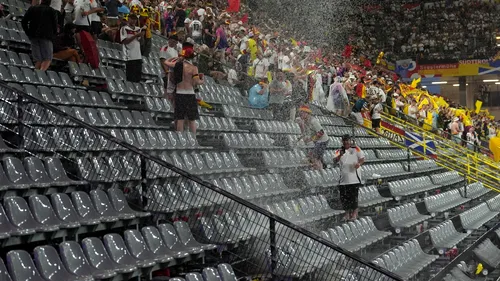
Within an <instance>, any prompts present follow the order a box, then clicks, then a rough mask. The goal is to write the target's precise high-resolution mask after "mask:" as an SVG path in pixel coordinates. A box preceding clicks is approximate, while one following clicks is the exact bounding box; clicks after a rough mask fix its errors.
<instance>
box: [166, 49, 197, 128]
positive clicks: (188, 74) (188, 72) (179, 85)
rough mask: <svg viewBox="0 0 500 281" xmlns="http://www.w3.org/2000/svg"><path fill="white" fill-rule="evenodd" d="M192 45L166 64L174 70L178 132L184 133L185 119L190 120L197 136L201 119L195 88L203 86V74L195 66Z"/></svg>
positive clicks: (175, 115) (190, 124)
mask: <svg viewBox="0 0 500 281" xmlns="http://www.w3.org/2000/svg"><path fill="white" fill-rule="evenodd" d="M193 47H194V46H193V44H191V43H187V42H186V43H184V44H183V45H182V51H181V57H182V58H183V59H182V60H180V59H178V58H171V59H169V60H167V61H166V62H165V63H166V64H167V66H168V67H171V68H173V69H174V72H173V75H172V78H173V79H172V80H173V81H172V83H173V84H174V87H173V89H174V97H175V103H174V119H175V123H176V124H175V128H176V130H177V131H180V132H182V131H184V119H186V118H187V119H188V126H189V129H190V130H191V132H192V133H193V134H196V120H197V119H198V118H199V112H198V103H197V101H196V93H195V92H194V88H195V87H197V86H199V85H201V84H203V83H204V81H203V74H199V73H198V68H197V67H196V66H194V65H193V63H192V61H191V60H192V59H193V58H194V48H193Z"/></svg>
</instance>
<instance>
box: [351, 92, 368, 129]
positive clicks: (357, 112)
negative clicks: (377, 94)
mask: <svg viewBox="0 0 500 281" xmlns="http://www.w3.org/2000/svg"><path fill="white" fill-rule="evenodd" d="M367 111H368V102H367V101H366V100H365V99H364V98H359V99H358V100H357V101H356V102H355V103H354V106H353V107H352V111H351V116H352V117H354V119H356V122H357V123H358V124H359V125H363V123H364V118H363V113H364V112H367Z"/></svg>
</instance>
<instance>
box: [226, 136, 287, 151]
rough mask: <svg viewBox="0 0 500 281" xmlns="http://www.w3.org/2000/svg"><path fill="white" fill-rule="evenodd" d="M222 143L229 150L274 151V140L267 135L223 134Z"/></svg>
mask: <svg viewBox="0 0 500 281" xmlns="http://www.w3.org/2000/svg"><path fill="white" fill-rule="evenodd" d="M221 136H222V142H223V144H224V146H225V147H227V148H230V149H231V148H237V149H273V148H277V147H276V146H274V140H273V139H272V138H270V137H269V135H267V134H248V133H223V134H221Z"/></svg>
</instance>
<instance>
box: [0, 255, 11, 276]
mask: <svg viewBox="0 0 500 281" xmlns="http://www.w3.org/2000/svg"><path fill="white" fill-rule="evenodd" d="M0 280H2V281H12V278H11V277H10V275H9V272H8V271H7V268H6V267H5V264H4V263H3V260H2V259H1V258H0Z"/></svg>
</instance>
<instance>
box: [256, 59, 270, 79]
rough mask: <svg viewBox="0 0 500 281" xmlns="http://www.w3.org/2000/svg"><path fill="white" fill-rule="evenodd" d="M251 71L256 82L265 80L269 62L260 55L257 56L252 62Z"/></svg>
mask: <svg viewBox="0 0 500 281" xmlns="http://www.w3.org/2000/svg"><path fill="white" fill-rule="evenodd" d="M253 69H254V73H255V78H257V79H258V80H260V79H267V71H268V69H269V60H268V59H267V58H264V57H262V55H261V54H259V55H258V58H256V59H255V60H254V61H253Z"/></svg>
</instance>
